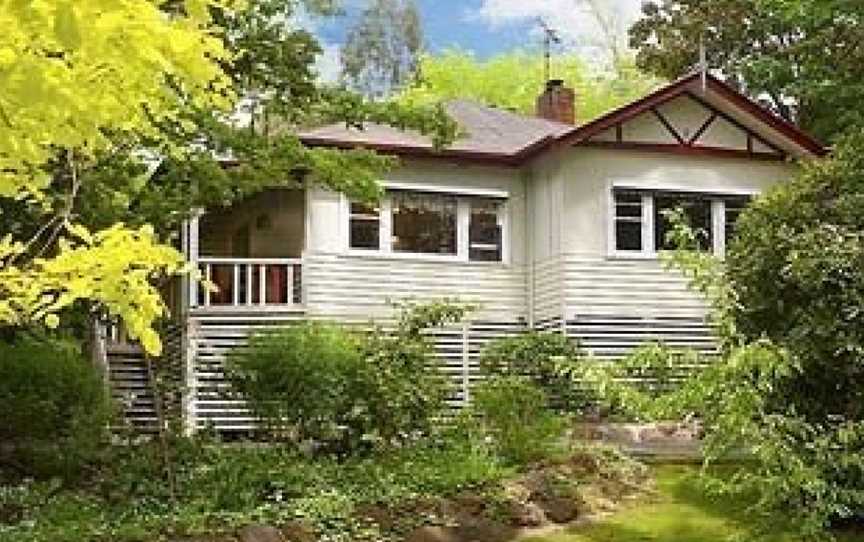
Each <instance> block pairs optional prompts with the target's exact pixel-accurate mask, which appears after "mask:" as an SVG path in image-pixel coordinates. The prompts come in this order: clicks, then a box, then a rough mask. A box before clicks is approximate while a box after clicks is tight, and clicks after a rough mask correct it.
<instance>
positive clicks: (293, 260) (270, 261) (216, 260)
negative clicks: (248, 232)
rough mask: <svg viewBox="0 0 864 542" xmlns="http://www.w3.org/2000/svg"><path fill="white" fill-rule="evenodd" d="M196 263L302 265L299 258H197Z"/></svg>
mask: <svg viewBox="0 0 864 542" xmlns="http://www.w3.org/2000/svg"><path fill="white" fill-rule="evenodd" d="M198 263H211V264H217V265H233V264H239V265H244V264H252V265H259V264H261V265H281V264H285V265H299V264H302V263H303V260H302V259H300V258H229V257H223V256H219V257H211V256H199V257H198Z"/></svg>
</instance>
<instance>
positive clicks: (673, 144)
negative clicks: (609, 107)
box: [582, 92, 788, 160]
mask: <svg viewBox="0 0 864 542" xmlns="http://www.w3.org/2000/svg"><path fill="white" fill-rule="evenodd" d="M582 145H584V146H596V147H606V148H627V149H633V150H639V149H642V150H653V151H666V152H674V153H678V154H722V155H741V156H746V157H747V158H755V159H765V160H785V159H786V158H787V157H788V154H787V153H786V151H784V150H783V149H781V148H780V147H778V146H777V145H775V144H774V143H771V142H770V141H768V140H767V139H766V138H765V137H763V136H761V135H759V134H758V133H756V132H755V131H754V130H752V129H750V128H748V127H747V126H745V125H743V124H742V123H741V122H739V121H737V120H735V119H734V118H733V117H731V116H730V115H729V114H727V113H725V112H723V111H721V110H720V109H719V108H717V107H715V106H713V105H711V104H710V103H708V102H706V101H705V100H703V99H701V98H699V97H698V96H696V95H694V94H693V93H690V92H685V93H684V94H682V95H681V96H679V97H677V98H674V99H672V100H670V101H668V102H666V103H663V104H659V105H657V106H654V107H651V108H649V110H648V111H646V112H644V113H641V114H639V115H637V116H635V117H633V118H630V119H626V120H622V121H620V122H618V123H615V124H614V125H613V126H612V127H611V128H607V129H606V130H604V131H602V132H600V133H598V134H597V135H594V136H591V137H589V138H588V139H587V140H586V141H584V142H582Z"/></svg>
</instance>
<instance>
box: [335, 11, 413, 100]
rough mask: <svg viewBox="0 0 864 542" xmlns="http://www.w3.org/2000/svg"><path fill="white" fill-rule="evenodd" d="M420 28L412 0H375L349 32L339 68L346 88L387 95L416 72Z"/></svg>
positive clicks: (370, 94) (369, 93)
mask: <svg viewBox="0 0 864 542" xmlns="http://www.w3.org/2000/svg"><path fill="white" fill-rule="evenodd" d="M422 49H423V28H422V24H421V21H420V13H419V12H418V10H417V5H416V3H415V2H414V0H374V1H373V2H372V4H371V5H370V6H369V7H368V8H366V10H365V11H363V13H362V15H361V16H360V19H359V20H358V22H357V23H356V25H355V26H354V27H353V28H352V29H351V30H350V31H349V32H348V38H347V41H346V43H345V46H344V47H343V49H342V69H343V76H344V78H345V81H346V82H347V83H348V86H349V88H352V89H354V90H356V91H358V92H361V93H363V94H365V95H367V96H371V97H382V96H389V95H391V94H392V93H393V92H394V91H396V90H398V89H399V88H400V87H402V86H403V85H405V84H406V83H408V82H409V81H410V80H411V79H412V78H413V77H414V75H415V74H416V72H417V67H418V62H419V55H420V53H421V51H422Z"/></svg>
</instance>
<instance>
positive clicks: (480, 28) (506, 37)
mask: <svg viewBox="0 0 864 542" xmlns="http://www.w3.org/2000/svg"><path fill="white" fill-rule="evenodd" d="M417 5H418V7H419V8H420V11H421V16H422V19H423V30H424V32H425V35H426V42H427V43H426V45H427V47H429V49H430V50H431V51H432V52H439V51H441V50H442V49H447V48H448V47H454V46H458V47H460V48H463V49H468V50H471V51H474V52H475V53H476V54H477V55H478V56H480V57H488V56H490V55H493V54H495V53H497V52H500V51H506V50H510V49H514V48H517V47H526V46H532V45H533V46H535V47H536V46H539V45H540V43H539V42H537V43H530V42H529V43H526V40H525V37H526V35H528V34H529V33H530V32H531V31H532V30H533V26H534V25H533V22H530V21H513V22H512V23H511V24H506V25H500V26H493V25H490V24H489V22H488V21H486V20H483V19H482V18H481V17H477V16H475V14H476V13H477V10H479V9H480V8H481V7H482V5H483V0H418V2H417ZM360 9H361V8H360V6H358V5H356V3H355V4H354V5H353V6H349V7H348V13H347V16H346V17H340V18H338V19H332V20H330V21H326V20H325V21H322V24H321V26H320V27H319V30H318V35H319V37H320V38H321V39H322V40H323V41H324V42H326V43H331V44H341V43H344V40H345V34H346V31H347V27H348V25H349V22H350V21H351V20H352V19H354V18H356V16H357V14H358V13H359V12H360ZM531 41H537V40H531Z"/></svg>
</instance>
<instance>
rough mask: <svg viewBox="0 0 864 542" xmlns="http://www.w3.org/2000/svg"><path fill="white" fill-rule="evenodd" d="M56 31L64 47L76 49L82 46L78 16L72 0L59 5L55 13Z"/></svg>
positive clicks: (71, 49)
mask: <svg viewBox="0 0 864 542" xmlns="http://www.w3.org/2000/svg"><path fill="white" fill-rule="evenodd" d="M54 33H55V34H56V35H57V40H58V41H59V42H60V44H61V45H62V46H63V48H64V49H67V50H70V51H74V50H75V49H78V48H79V47H81V30H80V28H79V26H78V17H77V15H75V9H74V8H73V7H72V4H71V3H70V2H66V3H63V4H60V5H59V6H57V11H56V12H55V13H54Z"/></svg>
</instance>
